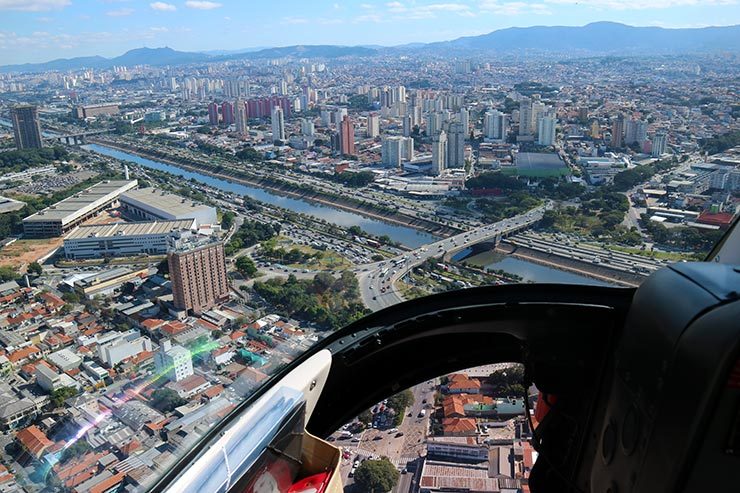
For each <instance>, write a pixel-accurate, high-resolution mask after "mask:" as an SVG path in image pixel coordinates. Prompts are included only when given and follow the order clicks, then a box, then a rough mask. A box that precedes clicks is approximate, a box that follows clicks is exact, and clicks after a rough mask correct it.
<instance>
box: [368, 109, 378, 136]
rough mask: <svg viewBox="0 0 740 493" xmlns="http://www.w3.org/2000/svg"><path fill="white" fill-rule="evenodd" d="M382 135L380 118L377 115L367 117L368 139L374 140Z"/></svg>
mask: <svg viewBox="0 0 740 493" xmlns="http://www.w3.org/2000/svg"><path fill="white" fill-rule="evenodd" d="M378 135H380V118H379V117H378V115H377V113H370V114H369V115H367V137H368V138H370V139H374V138H375V137H377V136H378Z"/></svg>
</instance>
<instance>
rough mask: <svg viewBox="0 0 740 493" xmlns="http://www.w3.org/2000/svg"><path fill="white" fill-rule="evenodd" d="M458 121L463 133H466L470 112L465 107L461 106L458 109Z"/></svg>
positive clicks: (468, 126)
mask: <svg viewBox="0 0 740 493" xmlns="http://www.w3.org/2000/svg"><path fill="white" fill-rule="evenodd" d="M459 118H460V123H461V124H462V128H463V131H464V132H465V135H467V134H468V131H469V130H468V129H469V128H470V113H469V112H468V110H467V108H461V109H460V115H459Z"/></svg>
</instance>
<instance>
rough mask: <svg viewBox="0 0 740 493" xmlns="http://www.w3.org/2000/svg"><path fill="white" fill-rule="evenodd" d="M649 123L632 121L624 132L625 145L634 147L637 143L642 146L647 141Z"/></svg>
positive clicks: (629, 121) (628, 122)
mask: <svg viewBox="0 0 740 493" xmlns="http://www.w3.org/2000/svg"><path fill="white" fill-rule="evenodd" d="M647 125H648V124H647V122H646V121H643V120H635V119H630V120H628V121H627V124H626V125H625V130H624V143H625V144H627V145H632V144H634V143H635V142H637V143H638V144H639V145H640V146H642V144H643V143H644V142H645V141H646V140H647Z"/></svg>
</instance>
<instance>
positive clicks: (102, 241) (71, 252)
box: [64, 219, 196, 260]
mask: <svg viewBox="0 0 740 493" xmlns="http://www.w3.org/2000/svg"><path fill="white" fill-rule="evenodd" d="M195 229H196V221H195V219H179V220H175V221H159V222H156V221H155V222H137V223H114V224H101V225H95V226H80V227H78V228H77V229H75V230H74V231H72V232H71V233H69V234H68V235H67V236H66V237H65V238H64V256H65V257H66V258H68V259H71V260H77V259H87V258H98V257H121V256H132V255H142V254H147V255H162V254H165V253H167V252H168V251H170V250H172V249H175V248H177V246H178V244H179V242H180V240H182V239H186V238H189V237H190V236H191V235H192V234H193V232H194V231H195Z"/></svg>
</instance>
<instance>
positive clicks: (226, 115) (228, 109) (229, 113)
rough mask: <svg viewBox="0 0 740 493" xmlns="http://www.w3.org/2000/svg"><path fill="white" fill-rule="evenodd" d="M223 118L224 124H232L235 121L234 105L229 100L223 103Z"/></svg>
mask: <svg viewBox="0 0 740 493" xmlns="http://www.w3.org/2000/svg"><path fill="white" fill-rule="evenodd" d="M221 118H223V123H224V125H231V124H232V123H234V105H233V104H231V102H229V101H224V102H223V103H221Z"/></svg>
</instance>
